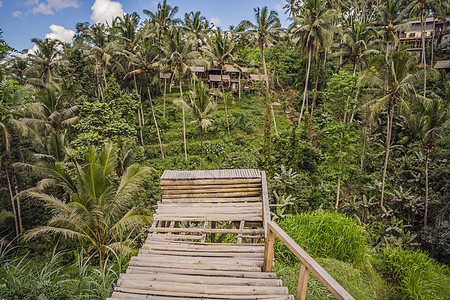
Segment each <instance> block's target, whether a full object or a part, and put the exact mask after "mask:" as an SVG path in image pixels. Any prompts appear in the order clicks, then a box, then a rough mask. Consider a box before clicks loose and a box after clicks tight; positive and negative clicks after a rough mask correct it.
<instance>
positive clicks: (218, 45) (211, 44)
mask: <svg viewBox="0 0 450 300" xmlns="http://www.w3.org/2000/svg"><path fill="white" fill-rule="evenodd" d="M202 50H203V52H204V53H205V54H206V56H207V57H208V59H210V60H211V61H212V62H213V64H215V65H217V66H218V67H219V68H220V86H221V88H222V97H223V103H224V104H225V117H226V121H227V130H228V136H229V135H230V125H229V123H228V111H227V101H226V97H225V90H224V86H223V79H222V77H223V67H224V65H225V63H226V62H232V61H234V57H233V52H234V42H233V40H232V38H231V35H230V34H228V33H226V32H223V33H222V31H221V30H220V29H217V30H215V31H214V33H213V35H212V37H211V38H209V39H208V41H207V44H206V46H205V47H203V49H202Z"/></svg>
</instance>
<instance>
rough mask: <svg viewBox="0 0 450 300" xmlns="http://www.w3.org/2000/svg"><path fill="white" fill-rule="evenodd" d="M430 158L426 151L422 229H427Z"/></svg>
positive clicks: (428, 152)
mask: <svg viewBox="0 0 450 300" xmlns="http://www.w3.org/2000/svg"><path fill="white" fill-rule="evenodd" d="M429 156H430V151H429V149H427V156H426V159H425V214H424V217H423V227H424V228H425V229H426V228H427V219H428V159H429Z"/></svg>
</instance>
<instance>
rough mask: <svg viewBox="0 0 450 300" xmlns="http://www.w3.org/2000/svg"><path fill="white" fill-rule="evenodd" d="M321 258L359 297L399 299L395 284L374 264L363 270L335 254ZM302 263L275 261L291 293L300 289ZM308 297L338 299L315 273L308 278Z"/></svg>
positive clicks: (348, 290)
mask: <svg viewBox="0 0 450 300" xmlns="http://www.w3.org/2000/svg"><path fill="white" fill-rule="evenodd" d="M317 262H318V263H319V264H320V265H321V266H322V267H323V268H324V269H325V270H326V271H327V272H328V273H329V274H330V275H331V276H332V277H333V278H334V279H336V281H337V282H338V283H339V284H340V285H342V287H343V288H344V289H345V290H346V291H347V292H349V293H350V295H352V296H353V297H354V298H355V299H356V300H359V299H361V300H371V299H395V298H396V297H395V295H394V294H393V290H392V288H390V287H389V286H388V284H387V282H386V281H384V280H383V279H382V278H381V276H380V275H379V274H377V273H376V272H375V271H374V270H373V269H372V268H365V269H364V270H360V269H357V268H355V267H354V266H353V265H352V264H349V263H346V262H342V261H339V260H336V259H332V258H318V259H317ZM299 268H300V264H299V263H297V264H294V265H287V264H284V263H282V262H281V263H278V262H277V263H276V264H275V269H274V270H275V272H276V273H277V274H278V275H279V276H281V278H282V279H283V284H284V285H285V286H287V287H288V288H289V292H290V293H291V294H294V295H295V293H296V290H297V281H298V270H299ZM306 295H307V296H306V297H307V299H309V300H312V299H321V300H322V299H335V298H334V296H333V295H332V294H331V292H329V291H328V289H327V288H326V287H325V286H324V285H323V284H322V283H321V282H320V281H319V280H318V279H317V278H316V277H315V276H313V275H312V274H310V276H309V280H308V290H307V294H306Z"/></svg>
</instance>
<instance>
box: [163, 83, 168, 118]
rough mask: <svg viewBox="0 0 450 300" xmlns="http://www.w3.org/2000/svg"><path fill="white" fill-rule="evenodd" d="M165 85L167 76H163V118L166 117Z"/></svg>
mask: <svg viewBox="0 0 450 300" xmlns="http://www.w3.org/2000/svg"><path fill="white" fill-rule="evenodd" d="M166 85H167V78H164V96H163V120H165V119H166Z"/></svg>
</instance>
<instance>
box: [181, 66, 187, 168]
mask: <svg viewBox="0 0 450 300" xmlns="http://www.w3.org/2000/svg"><path fill="white" fill-rule="evenodd" d="M179 77H180V78H179V80H180V98H181V99H183V88H182V87H181V72H180V73H179ZM181 109H182V111H183V142H184V160H185V161H187V146H186V116H185V113H184V107H183V106H181Z"/></svg>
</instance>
